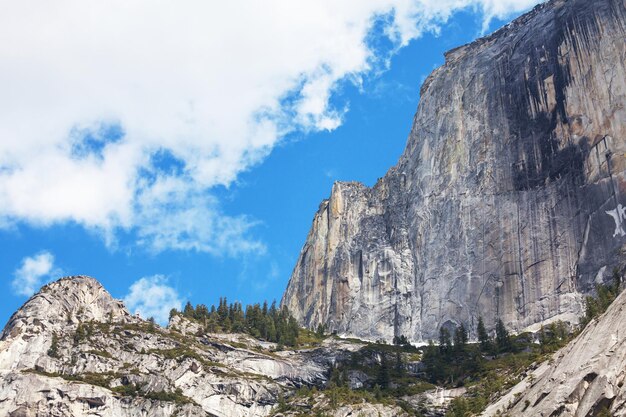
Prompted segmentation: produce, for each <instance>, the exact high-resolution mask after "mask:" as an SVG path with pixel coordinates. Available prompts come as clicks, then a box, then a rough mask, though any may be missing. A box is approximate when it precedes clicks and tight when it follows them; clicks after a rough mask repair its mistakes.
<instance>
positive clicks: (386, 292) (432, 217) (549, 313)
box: [282, 0, 626, 341]
mask: <svg viewBox="0 0 626 417" xmlns="http://www.w3.org/2000/svg"><path fill="white" fill-rule="evenodd" d="M625 14H626V12H625V6H624V2H623V1H622V0H594V1H589V0H569V1H564V0H554V1H551V2H548V3H546V4H543V5H541V6H538V7H536V8H535V9H534V10H533V11H531V12H530V13H528V14H526V15H524V16H522V17H520V18H519V19H517V20H515V21H514V22H513V23H511V24H509V25H507V26H506V27H504V28H502V29H500V30H498V31H497V32H495V33H494V34H492V35H490V36H488V37H486V38H482V39H479V40H477V41H475V42H473V43H471V44H468V45H465V46H462V47H460V48H457V49H454V50H452V51H450V52H448V53H447V54H446V63H445V64H444V65H443V66H442V67H440V68H438V69H437V70H435V71H434V72H433V73H432V74H431V75H430V76H429V77H428V78H427V80H426V81H425V83H424V85H423V86H422V89H421V99H420V104H419V107H418V110H417V114H416V115H415V119H414V122H413V127H412V130H411V133H410V136H409V138H408V143H407V146H406V149H405V151H404V153H403V155H402V157H401V158H400V161H399V162H398V164H397V165H396V166H395V167H393V168H391V169H390V170H389V172H388V173H387V174H386V175H385V176H384V177H383V178H382V179H380V180H379V181H378V182H377V183H376V185H375V186H374V187H372V188H368V187H366V186H364V185H362V184H358V183H344V182H339V183H336V184H335V185H334V186H333V189H332V192H331V196H330V198H329V199H328V200H325V201H323V202H322V204H321V205H320V208H319V210H318V212H317V213H316V214H315V217H314V219H313V225H312V228H311V231H310V232H309V235H308V237H307V239H306V242H305V244H304V247H303V248H302V252H301V254H300V257H299V259H298V261H297V264H296V266H295V268H294V271H293V274H292V277H291V280H290V281H289V284H288V287H287V289H286V292H285V294H284V296H283V300H282V302H283V304H284V305H287V306H288V307H289V309H290V310H291V311H292V313H293V314H294V315H295V316H296V317H297V318H298V319H299V320H300V321H301V322H302V324H304V325H306V326H309V327H315V326H317V325H318V324H325V325H327V326H328V328H329V329H331V330H335V331H337V332H339V333H343V334H350V335H356V336H359V337H364V338H371V339H378V338H385V339H388V340H389V339H391V338H392V337H393V336H394V335H406V336H407V337H409V338H410V339H412V340H414V341H426V340H428V339H435V338H436V337H437V334H438V329H439V328H440V327H441V326H455V325H457V324H460V323H464V324H465V325H466V326H468V328H471V329H472V331H473V329H475V324H476V321H477V319H478V317H479V316H482V317H483V318H484V319H485V322H486V323H487V324H488V325H491V324H492V323H493V322H494V321H495V319H496V318H497V317H499V318H502V319H503V320H504V323H505V324H506V326H507V327H509V328H510V329H512V330H516V331H520V330H522V329H524V328H527V327H529V326H533V325H537V324H538V323H540V322H544V321H549V320H556V319H563V320H569V321H575V320H576V318H577V317H578V315H579V314H580V313H581V309H582V298H583V295H584V294H587V293H589V292H590V291H592V290H593V287H594V283H596V282H599V281H603V280H608V279H609V278H610V275H611V272H612V269H613V267H614V266H615V265H616V264H617V263H618V260H619V257H620V249H621V248H622V247H623V245H624V244H625V243H626V178H625V176H626V173H625V170H626V156H625V155H626V68H625V63H626V43H625V42H624V39H625V38H626V19H625Z"/></svg>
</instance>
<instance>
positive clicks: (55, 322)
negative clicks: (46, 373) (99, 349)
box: [0, 275, 132, 340]
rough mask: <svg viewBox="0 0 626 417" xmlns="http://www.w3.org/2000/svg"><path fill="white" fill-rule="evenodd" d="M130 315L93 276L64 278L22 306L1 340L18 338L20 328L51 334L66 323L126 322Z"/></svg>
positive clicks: (52, 283) (50, 284) (12, 318)
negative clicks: (41, 329)
mask: <svg viewBox="0 0 626 417" xmlns="http://www.w3.org/2000/svg"><path fill="white" fill-rule="evenodd" d="M131 319H132V316H131V314H130V313H129V312H128V310H127V309H126V308H125V307H124V304H123V303H122V301H121V300H116V299H114V298H113V297H112V296H111V294H109V292H108V291H107V290H105V289H104V287H103V286H102V284H100V282H99V281H98V280H97V279H95V278H92V277H89V276H85V275H76V276H68V277H63V278H61V279H59V280H57V281H54V282H51V283H49V284H47V285H45V286H43V287H42V288H41V289H40V290H39V292H38V293H36V294H35V295H33V296H32V297H31V298H29V299H28V301H26V303H24V305H23V306H22V307H21V308H20V309H19V310H18V311H17V312H15V314H13V316H12V317H11V319H10V320H9V322H8V323H7V325H6V327H5V328H4V330H3V332H2V336H1V337H0V339H1V340H4V339H6V338H11V337H15V336H17V335H19V334H20V333H21V329H23V328H32V326H33V325H34V326H35V327H36V328H44V329H47V330H52V331H54V330H55V329H56V328H57V327H61V326H63V325H64V324H65V323H73V322H79V321H90V320H94V321H100V322H103V321H116V322H119V321H122V322H125V321H129V320H131Z"/></svg>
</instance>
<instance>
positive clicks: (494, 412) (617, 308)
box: [482, 292, 626, 417]
mask: <svg viewBox="0 0 626 417" xmlns="http://www.w3.org/2000/svg"><path fill="white" fill-rule="evenodd" d="M625 321H626V292H622V294H621V295H620V296H619V297H618V298H617V299H616V300H615V301H614V302H613V304H612V305H611V306H610V307H609V308H608V310H607V311H606V313H605V314H603V315H602V316H600V317H599V318H597V319H594V320H593V321H592V322H591V323H590V324H589V325H588V326H587V327H585V329H584V330H583V332H582V333H581V334H580V335H579V336H578V337H577V338H576V339H574V340H573V341H572V342H570V343H569V344H568V345H567V346H565V347H564V348H563V349H561V350H559V351H558V352H557V353H555V354H554V355H553V357H552V359H551V360H550V361H547V362H544V363H543V364H541V366H539V367H538V368H537V369H536V370H534V371H533V372H531V373H530V374H529V376H528V377H526V378H525V379H524V380H522V381H521V382H520V383H519V384H517V385H516V386H515V387H513V388H512V389H511V391H510V392H509V393H507V394H506V395H505V396H503V397H502V398H500V399H499V400H498V401H496V402H495V403H493V404H491V405H489V406H488V407H487V409H486V410H485V411H484V412H483V414H482V416H484V417H487V416H500V415H509V416H561V417H573V416H598V415H602V414H601V412H602V411H604V412H605V413H607V414H604V415H611V416H616V417H617V416H620V417H621V416H626V386H625V385H624V382H626V381H625V379H626V373H625V372H624V369H626V332H624V328H623V327H624V325H623V323H624V322H625Z"/></svg>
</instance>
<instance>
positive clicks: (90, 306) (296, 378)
mask: <svg viewBox="0 0 626 417" xmlns="http://www.w3.org/2000/svg"><path fill="white" fill-rule="evenodd" d="M362 346H363V344H361V343H358V342H348V341H341V340H337V339H327V340H325V341H323V342H322V343H320V344H319V345H318V346H316V347H312V348H309V349H301V350H297V351H296V350H281V351H277V350H276V345H275V344H272V343H268V342H263V341H260V340H257V339H254V338H252V337H250V336H247V335H244V334H209V333H207V332H206V331H205V330H204V329H203V326H202V324H201V323H198V322H195V321H193V320H190V319H187V318H185V317H183V316H181V315H174V316H173V317H172V318H171V320H170V323H169V326H168V328H161V327H160V326H158V325H156V324H154V323H152V322H150V321H146V320H142V319H141V318H139V317H136V316H133V315H131V314H130V313H129V312H128V311H127V310H126V308H125V307H124V305H123V303H122V302H121V301H119V300H115V299H113V298H112V297H111V295H110V294H109V293H108V292H107V291H106V290H105V289H104V288H103V287H102V285H100V283H99V282H98V281H96V280H95V279H93V278H90V277H85V276H75V277H67V278H62V279H60V280H58V281H56V282H54V283H51V284H49V285H47V286H45V287H44V288H42V289H41V291H40V292H39V293H37V294H36V295H34V296H33V297H32V298H31V299H29V300H28V301H27V302H26V303H25V304H24V306H22V308H20V309H19V310H18V311H17V312H16V313H15V314H14V315H13V316H12V317H11V319H10V320H9V322H8V323H7V325H6V327H5V328H4V330H3V332H2V336H1V338H0V416H9V417H83V416H100V417H125V416H128V417H131V416H132V417H137V416H150V417H161V416H162V417H165V416H168V417H170V416H179V417H183V416H186V417H196V416H203V417H209V416H217V417H226V416H228V417H237V416H248V417H254V416H269V415H276V416H283V417H286V416H289V415H296V414H289V413H287V414H280V413H278V412H277V406H278V405H279V403H281V401H284V400H283V399H284V398H289V397H291V396H293V393H294V391H295V390H296V389H298V388H299V387H302V386H306V387H318V386H319V387H320V388H321V387H323V386H324V385H325V384H326V383H327V382H328V376H329V373H328V370H329V369H330V367H331V365H332V364H334V363H336V362H338V361H343V360H347V359H346V358H348V357H349V356H350V354H351V352H354V351H356V350H358V349H360V348H361V347H362ZM354 383H355V384H361V385H362V381H358V380H356V381H355V382H354ZM316 401H317V402H319V403H320V404H318V405H316V404H315V401H314V402H313V404H312V405H307V407H309V408H311V407H322V406H323V405H324V401H327V400H326V399H325V397H324V395H323V394H320V395H319V396H318V397H316ZM300 409H304V410H306V409H307V408H306V407H304V406H303V407H300ZM355 410H357V411H359V412H363V413H365V414H364V415H381V416H388V417H392V416H402V415H405V414H403V412H402V410H400V409H398V408H397V407H393V406H388V405H384V404H367V403H362V404H357V405H354V406H344V407H342V408H340V409H338V410H336V411H335V412H334V414H331V415H333V416H337V417H344V416H347V415H351V413H353V412H355Z"/></svg>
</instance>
